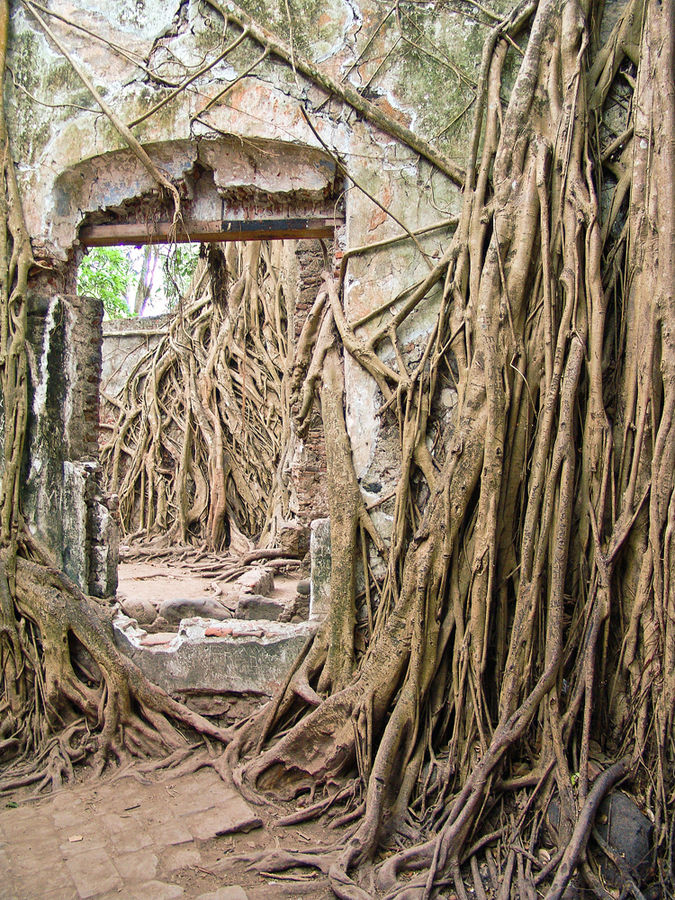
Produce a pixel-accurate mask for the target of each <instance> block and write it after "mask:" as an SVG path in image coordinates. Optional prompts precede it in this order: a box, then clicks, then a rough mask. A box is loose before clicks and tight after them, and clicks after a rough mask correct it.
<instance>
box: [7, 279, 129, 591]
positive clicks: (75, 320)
mask: <svg viewBox="0 0 675 900" xmlns="http://www.w3.org/2000/svg"><path fill="white" fill-rule="evenodd" d="M101 319H102V308H101V304H100V302H99V301H96V300H93V299H92V298H89V297H78V296H73V295H65V294H58V293H55V294H53V295H49V293H48V292H44V293H39V292H38V293H35V294H33V295H31V297H30V298H29V315H28V340H29V344H30V347H31V350H32V353H31V367H30V396H29V403H30V409H29V421H28V442H27V471H26V479H25V483H24V489H23V493H22V502H23V506H24V511H25V513H26V518H27V521H28V523H29V525H30V527H31V529H32V530H33V531H34V533H35V534H36V535H37V536H38V537H39V538H40V539H41V540H42V541H44V543H45V544H46V545H47V546H48V547H49V549H50V550H51V551H52V553H53V555H54V557H55V558H56V561H57V562H58V563H59V564H60V565H61V566H62V567H63V570H64V572H65V573H66V574H67V575H68V576H69V577H70V578H72V579H73V581H75V582H76V584H78V585H79V587H80V588H82V590H83V591H85V592H87V593H92V594H94V595H96V596H99V597H106V596H111V595H112V594H114V593H115V590H116V588H117V537H116V527H115V525H114V522H113V520H112V517H111V516H110V511H109V509H108V502H107V500H106V498H105V497H104V496H103V493H102V491H101V486H100V470H99V465H98V430H99V429H98V410H99V384H100V378H101Z"/></svg>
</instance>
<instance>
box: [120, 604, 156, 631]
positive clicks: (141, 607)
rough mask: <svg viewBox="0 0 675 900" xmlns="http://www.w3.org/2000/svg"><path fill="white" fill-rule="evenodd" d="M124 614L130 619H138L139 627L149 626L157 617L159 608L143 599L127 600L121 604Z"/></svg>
mask: <svg viewBox="0 0 675 900" xmlns="http://www.w3.org/2000/svg"><path fill="white" fill-rule="evenodd" d="M120 606H121V607H122V612H123V613H124V614H125V616H129V618H130V619H136V621H137V622H138V624H139V625H149V624H150V623H151V622H154V620H155V618H156V617H157V608H156V606H155V604H154V603H151V602H150V601H149V600H145V599H143V598H138V597H131V598H129V599H128V600H127V599H126V598H125V599H124V600H122V602H121V603H120Z"/></svg>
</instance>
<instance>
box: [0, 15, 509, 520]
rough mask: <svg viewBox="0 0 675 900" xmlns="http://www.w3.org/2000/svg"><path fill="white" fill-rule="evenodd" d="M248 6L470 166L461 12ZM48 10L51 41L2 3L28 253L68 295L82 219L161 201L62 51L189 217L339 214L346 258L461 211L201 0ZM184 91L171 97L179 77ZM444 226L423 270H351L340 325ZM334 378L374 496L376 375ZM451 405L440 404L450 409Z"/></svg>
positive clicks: (391, 454)
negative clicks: (339, 381) (175, 191)
mask: <svg viewBox="0 0 675 900" xmlns="http://www.w3.org/2000/svg"><path fill="white" fill-rule="evenodd" d="M512 5H513V4H512V3H511V2H510V0H500V2H498V3H496V4H493V6H494V8H495V11H496V12H499V11H504V10H506V9H508V8H510V7H511V6H512ZM242 6H243V7H244V9H245V10H246V11H247V12H248V13H249V14H250V15H251V16H253V18H254V19H255V20H256V21H257V22H258V23H260V24H261V25H263V26H265V27H266V28H268V29H270V30H271V31H272V32H274V33H275V34H277V35H279V37H280V38H282V39H283V40H284V41H286V42H287V43H288V44H289V45H290V47H291V50H292V52H293V53H296V54H301V55H304V56H306V57H307V58H309V59H310V61H312V62H314V63H316V64H317V65H318V66H319V67H320V68H321V70H322V71H323V72H325V73H326V74H328V75H330V76H331V77H332V78H334V79H335V80H336V81H338V82H344V83H346V84H348V85H350V86H351V87H353V88H356V89H358V90H359V91H360V93H361V95H362V96H363V97H365V98H367V99H368V100H370V101H371V102H372V103H373V104H374V105H375V106H376V107H377V108H378V109H380V110H382V111H384V112H386V113H387V114H388V115H389V116H391V117H392V119H394V120H396V121H398V122H400V123H402V124H403V125H406V126H408V127H410V128H413V129H415V130H416V131H417V132H418V133H419V134H420V135H421V136H422V137H423V138H425V139H426V140H428V141H430V142H432V143H433V144H434V146H435V147H436V148H437V149H438V150H440V151H442V152H445V153H446V154H449V155H451V156H453V158H455V159H456V160H457V162H458V163H460V164H461V163H462V162H463V161H464V158H465V157H466V154H467V152H468V142H467V137H468V135H469V130H470V124H471V116H470V110H471V106H472V102H473V98H474V93H473V88H474V86H475V83H476V81H477V78H478V70H479V67H480V48H481V45H482V41H483V39H484V36H485V34H486V28H485V25H481V24H480V22H479V19H480V17H477V16H474V15H473V14H470V13H469V12H467V11H466V9H465V8H464V5H463V7H462V9H459V8H454V7H453V6H443V7H441V6H439V5H438V4H433V3H429V4H427V3H423V4H419V3H409V4H407V5H406V4H396V5H392V6H391V7H389V6H382V5H381V4H380V3H379V2H376V0H321V2H320V3H319V2H317V0H288V2H286V0H284V2H281V0H244V2H243V4H242ZM225 8H226V4H224V5H223V9H225ZM50 11H51V14H50V15H47V14H44V13H43V15H44V16H45V22H46V25H47V26H48V28H49V29H51V31H52V35H51V36H50V35H49V34H47V33H46V30H45V24H43V23H41V22H39V21H38V20H37V18H36V17H35V16H33V15H32V13H31V12H30V11H29V10H28V8H27V7H25V6H23V5H19V4H18V3H16V4H13V7H12V16H11V27H12V33H11V39H10V53H9V64H10V67H11V83H10V84H9V86H8V88H9V98H10V103H9V107H10V110H11V113H10V122H9V128H10V132H11V139H12V146H13V152H14V155H15V157H16V158H17V160H18V163H19V166H18V168H19V176H20V180H21V189H22V192H23V196H24V204H25V209H26V217H27V222H28V227H29V230H30V232H31V235H32V240H33V247H34V252H35V254H36V256H37V257H38V258H39V259H41V260H42V261H43V262H45V264H47V265H48V266H54V267H56V269H55V271H57V272H58V271H61V272H65V273H66V274H65V275H63V276H62V278H63V282H64V287H65V288H67V287H68V285H67V284H66V282H67V281H68V274H67V273H68V272H69V271H70V272H71V277H72V262H71V263H70V269H68V261H72V260H73V259H75V258H76V257H77V255H78V253H81V248H80V247H79V246H78V238H77V235H78V230H79V228H80V226H81V225H82V224H83V222H85V221H87V222H89V223H92V222H94V223H95V222H101V221H116V220H118V219H119V218H120V217H123V216H124V214H125V210H126V209H128V206H129V204H130V203H132V202H134V203H139V202H141V203H142V202H144V201H147V202H148V203H149V205H150V206H149V208H151V209H155V208H156V204H157V202H158V196H159V194H158V189H157V186H156V184H154V183H153V180H152V178H151V176H150V175H149V174H148V172H147V171H146V170H145V169H144V168H143V166H142V165H141V164H140V163H139V161H138V160H137V159H136V157H135V156H134V155H133V154H132V153H131V152H130V151H129V149H128V147H127V146H126V145H125V142H124V140H123V139H122V137H121V136H120V134H119V133H118V132H117V131H116V130H115V128H114V127H113V125H112V124H111V122H110V121H109V120H108V118H107V117H106V116H105V115H104V114H103V113H102V112H101V109H100V108H99V107H98V106H97V103H96V101H95V100H94V98H93V97H92V95H91V93H90V92H89V91H88V90H87V89H86V87H85V86H84V84H83V82H82V80H81V78H80V77H79V76H78V75H77V74H76V72H75V70H74V69H73V67H72V66H71V64H70V63H69V62H68V61H67V59H66V58H65V57H64V53H63V49H64V48H65V50H66V51H67V52H68V53H69V54H71V55H72V57H73V59H74V60H75V61H76V62H77V64H78V65H79V66H80V67H81V68H82V70H83V71H84V73H85V74H86V75H87V77H88V78H89V79H90V80H91V82H92V83H93V85H94V87H95V89H96V90H97V91H98V92H99V93H100V96H101V97H102V98H103V99H104V100H105V102H106V103H107V104H109V105H110V107H112V108H113V109H114V111H115V114H116V115H117V116H118V117H119V119H120V120H121V121H122V122H124V123H126V124H127V125H129V126H130V127H131V129H132V132H133V134H134V136H135V137H136V139H137V140H138V141H139V142H140V143H141V144H142V145H143V147H144V148H145V149H146V150H147V152H148V154H149V156H150V158H151V159H152V160H153V162H154V163H155V164H156V165H157V166H158V168H160V169H161V171H162V172H163V173H164V174H165V175H166V176H167V177H169V178H170V179H171V180H173V181H174V183H176V184H177V185H178V187H179V190H180V191H181V193H182V195H183V199H184V202H185V204H186V205H187V208H188V209H189V210H190V211H191V214H192V212H195V211H196V212H197V213H199V214H204V215H206V214H207V213H209V214H210V213H211V212H213V206H214V197H216V198H217V203H216V205H218V204H220V209H219V210H216V212H217V213H219V214H220V215H221V216H222V217H223V218H226V217H246V216H247V215H249V214H250V212H251V210H252V209H253V210H255V211H256V213H257V214H266V213H267V214H270V215H271V214H279V215H287V214H290V213H291V212H292V211H296V212H298V211H299V212H301V213H302V214H303V215H312V214H316V213H320V214H321V215H328V214H330V213H331V211H333V210H334V209H335V208H336V204H337V203H340V204H341V205H342V207H343V208H344V214H345V229H344V236H343V238H342V240H341V243H340V244H339V246H338V245H336V247H337V249H339V251H340V252H345V251H348V250H350V249H353V248H355V247H359V246H362V245H365V244H371V243H374V242H377V241H382V240H384V239H387V238H391V237H393V236H398V235H401V234H403V233H404V232H403V230H402V227H404V228H406V229H409V230H416V229H422V228H424V227H427V226H429V225H432V224H436V223H439V222H443V221H445V220H447V219H449V218H450V217H452V216H454V215H456V214H457V212H458V210H459V192H458V189H457V187H456V186H455V184H453V183H452V181H451V180H450V179H449V178H448V177H447V176H446V175H444V174H443V173H442V172H440V171H439V170H438V169H436V168H435V167H434V166H433V165H432V164H431V163H429V162H427V161H426V160H425V159H423V158H422V157H420V156H419V155H418V154H417V153H416V152H414V151H413V150H412V149H411V148H410V147H409V146H407V145H406V144H404V143H402V142H401V141H400V140H398V139H397V138H395V137H392V136H391V135H390V134H387V133H384V132H383V131H381V130H379V129H378V128H376V127H374V126H373V125H372V124H370V122H369V121H366V119H364V118H363V116H361V115H358V114H357V113H355V111H354V110H353V109H352V108H351V107H350V106H348V105H347V104H346V103H344V102H343V101H341V100H339V99H337V98H335V97H329V96H328V95H327V94H326V92H325V91H324V90H323V89H322V88H320V87H319V86H317V85H316V84H315V83H313V82H312V81H310V80H309V79H308V78H306V77H305V76H303V75H301V74H299V73H298V72H297V71H295V70H294V67H293V65H289V64H288V63H286V62H284V61H282V60H280V59H279V58H277V57H275V56H274V55H271V54H270V55H267V56H265V55H264V54H263V53H262V48H261V46H260V45H259V44H257V43H256V42H255V41H253V40H251V39H250V38H246V39H244V40H241V41H239V40H238V37H239V35H240V34H241V29H240V28H238V27H237V26H235V25H234V24H232V23H230V24H229V25H227V26H226V24H225V21H224V19H223V16H222V15H221V14H220V13H219V12H217V11H216V10H215V9H214V8H213V4H211V3H209V2H203V0H181V2H175V3H173V4H172V3H166V2H164V0H161V2H160V0H123V2H113V0H68V2H66V0H54V2H52V3H51V5H50ZM96 36H98V37H96ZM100 38H103V39H100ZM59 44H60V45H61V46H59ZM232 44H236V46H235V48H234V49H233V50H232V51H231V52H230V53H229V54H227V55H226V56H225V55H224V54H223V51H224V49H225V48H226V47H228V46H229V45H232ZM254 64H255V65H254ZM187 81H189V84H187V85H186V86H185V89H184V90H183V92H182V93H180V94H179V95H177V96H174V94H175V88H176V85H180V84H183V83H184V82H187ZM226 89H227V92H226V93H225V94H223V91H225V90H226ZM162 101H167V102H165V103H164V105H160V104H161V103H162ZM155 108H156V111H154V112H153V114H152V115H148V113H150V112H151V111H153V110H154V109H155ZM305 116H307V117H308V118H309V120H310V121H311V123H312V126H313V129H314V130H312V128H310V126H309V125H308V124H307V121H306V117H305ZM317 136H318V137H317ZM336 160H339V164H338V163H337V161H336ZM345 172H346V175H345ZM204 173H206V174H207V176H208V179H211V180H210V181H209V185H210V186H209V190H208V191H207V192H206V193H205V194H204V193H200V192H201V190H202V186H201V185H200V179H201V178H203V177H204ZM203 183H204V182H202V185H203ZM372 198H376V199H377V202H375V201H374V200H373V199H372ZM153 204H154V206H153ZM190 204H192V206H190ZM447 234H448V231H447V228H446V229H445V230H443V229H440V230H438V231H432V232H430V233H429V234H427V235H424V236H421V237H420V238H419V243H420V245H421V246H422V247H423V249H424V251H425V253H426V255H427V259H426V260H425V259H424V258H423V257H422V255H421V254H420V253H419V252H417V250H416V249H415V248H414V247H413V245H412V243H411V242H410V241H403V242H401V243H400V244H397V245H396V246H395V247H393V248H391V250H390V251H389V252H387V253H386V254H379V255H370V254H364V255H360V256H355V257H353V258H352V259H350V262H349V265H348V267H347V275H346V280H345V290H344V301H345V307H346V311H347V315H348V317H349V319H350V320H351V321H355V320H356V319H358V318H359V317H360V316H362V315H364V314H366V313H368V312H370V311H372V310H373V309H375V308H377V307H378V306H379V305H380V304H383V303H386V302H388V301H390V300H391V299H392V297H397V296H398V295H399V294H402V292H405V290H406V289H409V288H410V286H411V285H414V284H415V283H416V282H417V281H419V280H420V279H422V278H423V277H424V275H425V274H426V272H427V271H428V269H429V266H431V265H433V263H434V261H436V260H437V259H438V258H439V257H440V253H441V247H442V246H443V245H444V243H445V241H446V240H447ZM59 267H61V268H60V269H59ZM439 291H440V288H439ZM438 296H439V292H437V294H436V297H435V298H434V296H433V295H432V297H431V299H430V300H428V301H426V302H425V304H423V305H421V306H420V307H419V308H418V309H417V310H416V311H415V313H414V314H413V315H412V316H411V317H410V318H409V319H408V321H407V322H406V323H405V326H404V327H403V328H402V329H401V332H400V337H401V339H402V340H401V343H402V345H403V352H404V358H405V360H406V363H407V364H412V365H414V364H415V362H416V359H417V358H418V356H419V346H420V343H421V340H422V339H423V338H424V336H425V335H426V334H427V333H428V330H429V328H430V327H431V323H432V321H433V317H434V305H435V302H437V300H438ZM48 301H49V298H46V303H47V309H45V311H44V315H43V318H44V316H47V318H46V319H45V320H44V321H43V322H42V325H41V326H40V328H41V329H42V331H44V328H45V327H47V322H48V318H49V313H48V306H49V302H48ZM396 308H397V307H396V306H394V307H392V308H390V310H389V311H387V312H386V313H383V314H382V315H381V316H379V317H376V318H375V319H373V320H371V322H369V323H368V324H367V325H366V326H364V327H363V329H362V330H361V331H360V334H362V335H365V336H367V334H368V333H369V331H370V329H372V328H375V327H377V326H378V325H381V324H382V322H383V321H384V320H385V319H386V317H387V316H391V315H392V311H394V310H395V309H396ZM40 328H38V329H37V330H38V331H40ZM386 348H387V345H385V349H384V350H383V351H382V355H383V358H385V360H387V353H388V352H389V351H387V349H386ZM390 352H391V359H389V360H387V361H389V362H392V361H393V350H391V351H390ZM345 369H346V373H345V374H346V411H347V424H348V429H349V432H350V436H351V439H352V445H353V452H354V460H355V464H356V471H357V476H358V477H359V479H360V481H361V485H362V488H363V490H364V493H365V495H366V497H367V499H368V501H369V502H374V501H376V500H378V498H382V497H384V496H385V495H386V493H387V491H388V490H389V489H390V487H391V485H392V484H394V482H395V480H396V477H397V472H398V462H397V447H396V446H395V442H394V441H393V440H392V438H391V435H389V434H388V432H387V429H386V428H381V425H380V421H379V418H378V409H379V407H380V406H381V404H382V397H381V396H380V394H379V391H378V390H377V388H376V386H375V384H374V382H373V381H372V379H371V378H370V376H368V375H367V374H365V373H364V371H363V370H362V369H361V368H360V367H359V366H358V365H357V364H355V363H354V362H353V361H352V360H351V359H350V358H347V360H346V364H345ZM71 399H73V398H66V400H67V402H70V400H71ZM446 400H447V403H448V404H449V405H452V398H446ZM390 509H391V502H389V503H382V504H381V506H380V507H379V510H378V513H377V516H378V518H379V520H380V521H379V524H380V526H381V527H382V528H383V530H384V531H385V532H386V530H387V522H388V519H389V517H388V512H389V511H390Z"/></svg>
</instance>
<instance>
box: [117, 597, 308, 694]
mask: <svg viewBox="0 0 675 900" xmlns="http://www.w3.org/2000/svg"><path fill="white" fill-rule="evenodd" d="M113 629H114V637H115V642H116V644H117V645H118V647H119V648H120V650H122V652H123V653H126V654H127V656H129V657H130V658H131V659H133V661H134V662H135V663H136V664H137V665H138V666H140V668H141V669H142V670H143V672H144V673H145V674H146V675H147V677H148V678H149V679H150V681H152V682H154V683H155V684H158V685H160V687H163V688H164V689H165V690H166V691H169V692H174V691H184V690H196V691H217V692H225V691H235V692H245V691H251V692H253V693H261V694H272V693H274V691H275V690H276V689H277V688H278V687H279V686H280V685H281V684H282V682H283V680H284V678H285V677H286V673H287V672H288V669H289V668H290V666H291V665H292V664H293V662H294V661H295V659H296V657H297V655H298V653H300V651H301V649H302V648H303V646H304V644H305V641H306V640H307V637H308V636H309V635H310V634H312V633H313V632H314V631H315V629H316V625H315V624H312V623H308V622H301V623H299V624H297V625H293V624H290V623H285V622H265V621H262V620H261V621H259V622H256V623H255V625H254V624H253V623H251V622H250V621H246V620H242V619H230V620H229V621H227V622H222V621H218V620H216V619H196V618H195V619H184V620H183V621H182V622H181V625H180V628H179V630H178V633H177V634H176V635H174V636H173V638H172V639H171V640H170V641H169V642H168V643H164V644H159V645H155V646H146V647H144V646H143V644H142V641H143V639H144V637H145V636H146V632H145V631H144V630H143V629H141V628H138V627H137V626H136V625H135V624H134V622H133V621H132V620H131V619H129V617H128V616H125V615H123V614H121V613H120V614H118V615H117V617H116V618H115V619H114V620H113Z"/></svg>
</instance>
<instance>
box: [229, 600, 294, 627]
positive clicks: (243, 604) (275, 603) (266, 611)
mask: <svg viewBox="0 0 675 900" xmlns="http://www.w3.org/2000/svg"><path fill="white" fill-rule="evenodd" d="M285 612H286V606H285V604H284V603H282V602H281V600H272V598H271V597H261V596H260V595H258V594H244V595H243V596H242V597H240V598H239V602H238V603H237V610H236V614H235V615H236V618H237V619H267V620H268V621H270V622H278V621H279V617H280V616H282V615H283V614H284V613H285Z"/></svg>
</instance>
